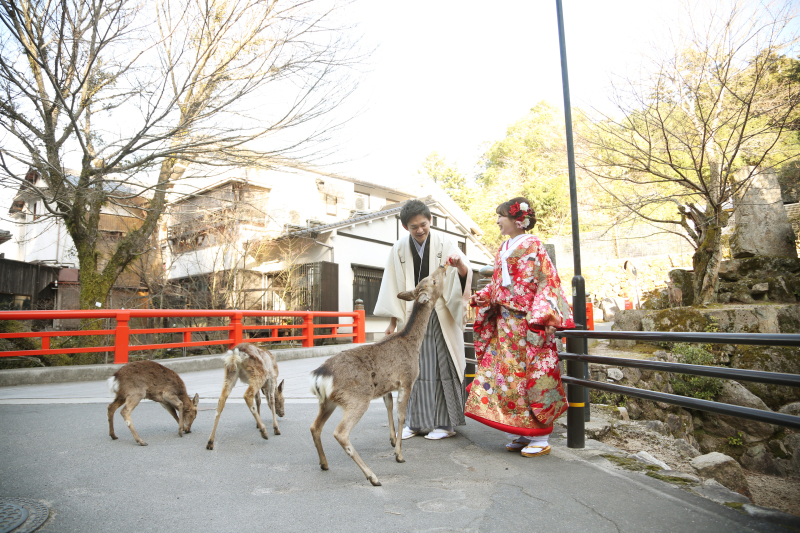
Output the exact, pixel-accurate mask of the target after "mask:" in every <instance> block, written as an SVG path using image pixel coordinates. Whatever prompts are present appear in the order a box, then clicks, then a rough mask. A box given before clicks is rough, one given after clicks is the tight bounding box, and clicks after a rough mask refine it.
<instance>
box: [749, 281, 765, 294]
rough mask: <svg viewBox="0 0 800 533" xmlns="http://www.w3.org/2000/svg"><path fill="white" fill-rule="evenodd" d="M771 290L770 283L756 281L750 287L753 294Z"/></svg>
mask: <svg viewBox="0 0 800 533" xmlns="http://www.w3.org/2000/svg"><path fill="white" fill-rule="evenodd" d="M767 291H769V283H756V284H755V285H753V286H752V287H750V294H751V295H752V296H757V295H762V294H766V293H767Z"/></svg>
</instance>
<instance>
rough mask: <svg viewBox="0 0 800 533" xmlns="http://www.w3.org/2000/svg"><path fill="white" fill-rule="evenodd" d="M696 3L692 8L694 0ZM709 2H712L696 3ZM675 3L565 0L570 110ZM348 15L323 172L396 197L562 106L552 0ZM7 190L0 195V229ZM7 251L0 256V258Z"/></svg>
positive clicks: (425, 4) (366, 9)
mask: <svg viewBox="0 0 800 533" xmlns="http://www.w3.org/2000/svg"><path fill="white" fill-rule="evenodd" d="M698 1H703V0H698ZM705 1H707V2H714V0H705ZM680 5H681V2H680V0H660V1H658V2H655V1H652V0H606V1H603V2H598V1H597V0H564V10H565V13H564V18H565V27H566V41H567V57H568V62H569V65H568V66H569V76H570V91H571V96H572V104H573V106H583V107H587V106H588V105H589V104H594V105H596V106H599V107H603V106H605V105H607V98H606V95H607V87H608V82H609V76H610V75H611V74H612V73H615V74H624V73H625V72H626V69H627V68H629V67H631V66H636V64H637V63H638V62H639V60H640V58H641V55H642V53H644V52H645V51H646V50H647V49H648V44H649V43H651V42H652V40H653V38H655V37H658V36H664V35H665V34H666V30H669V27H670V24H669V23H668V22H665V20H667V19H668V18H669V17H671V16H672V15H674V14H675V13H677V12H680V11H681V8H680ZM348 9H349V13H350V17H351V18H349V19H348V20H353V21H354V22H357V23H358V28H357V32H358V33H359V34H360V35H362V36H363V45H364V47H365V48H375V49H376V50H375V52H374V54H373V56H372V57H371V59H370V64H369V66H368V70H369V72H367V73H366V74H365V75H364V76H363V78H362V82H361V85H360V87H359V90H358V91H357V92H356V93H355V95H354V96H353V100H352V101H351V102H350V104H349V105H350V107H349V108H348V109H347V110H346V111H348V112H352V111H353V110H354V109H357V110H359V111H360V113H359V115H358V117H357V118H356V119H355V120H353V121H352V122H351V123H350V124H349V125H348V126H347V127H346V129H345V130H344V131H343V135H342V137H341V138H340V139H339V140H338V141H339V145H340V150H339V151H338V154H337V155H338V157H339V159H340V160H343V161H345V162H344V163H342V164H339V165H337V166H335V167H332V168H331V170H333V171H336V172H338V173H341V174H344V175H349V176H351V177H355V178H359V179H363V180H367V181H376V182H379V183H384V184H389V185H393V186H397V187H401V186H403V185H408V184H410V183H412V182H414V181H417V180H418V179H419V175H418V173H417V171H418V170H419V169H420V167H421V163H422V161H423V160H424V159H425V157H426V156H427V155H428V154H429V153H430V152H432V151H434V150H435V151H438V152H439V153H440V154H442V155H443V156H445V157H446V158H447V159H448V160H449V161H450V162H454V163H457V165H458V166H459V168H460V169H461V170H462V171H465V172H471V171H474V170H475V164H476V163H477V161H478V158H479V156H480V155H481V153H483V152H484V151H485V149H486V147H487V145H489V144H491V143H492V142H494V141H496V140H498V139H500V138H502V137H503V135H504V134H505V131H506V128H507V127H508V126H509V125H511V124H512V123H514V122H515V121H516V120H518V119H520V118H521V117H522V116H524V115H525V113H526V112H527V111H528V110H529V109H530V108H531V107H533V106H534V105H535V104H536V103H537V102H539V101H540V100H547V101H549V102H551V103H553V104H555V105H557V106H559V107H561V106H563V95H562V86H561V66H560V57H559V47H558V29H557V24H556V3H555V0H501V1H498V2H488V3H487V2H477V1H474V0H435V1H431V0H407V1H406V2H403V3H402V4H392V3H387V2H379V1H375V0H355V2H354V4H353V5H351V6H350V7H349V8H348ZM10 192H11V191H2V190H0V229H12V228H13V226H12V225H11V224H10V222H8V220H7V219H5V215H6V213H7V209H8V207H10V205H11V201H10V195H9V193H10ZM10 244H11V243H9V244H7V245H4V246H0V252H2V251H6V252H7V255H13V254H11V253H9V252H10V249H8V248H7V246H9V245H10Z"/></svg>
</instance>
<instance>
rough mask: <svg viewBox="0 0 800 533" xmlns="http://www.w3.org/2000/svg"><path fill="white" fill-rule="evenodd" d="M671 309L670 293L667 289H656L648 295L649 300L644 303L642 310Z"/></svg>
mask: <svg viewBox="0 0 800 533" xmlns="http://www.w3.org/2000/svg"><path fill="white" fill-rule="evenodd" d="M667 308H669V293H667V289H656V290H653V291H651V292H650V293H649V294H648V295H647V299H646V300H645V301H643V302H642V309H647V310H653V309H667Z"/></svg>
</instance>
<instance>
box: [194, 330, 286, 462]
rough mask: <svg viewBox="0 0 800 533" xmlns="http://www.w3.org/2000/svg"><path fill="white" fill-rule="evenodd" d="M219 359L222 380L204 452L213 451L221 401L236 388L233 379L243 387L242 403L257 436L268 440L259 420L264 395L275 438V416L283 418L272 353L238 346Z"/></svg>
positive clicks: (220, 412)
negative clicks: (257, 433)
mask: <svg viewBox="0 0 800 533" xmlns="http://www.w3.org/2000/svg"><path fill="white" fill-rule="evenodd" d="M222 360H223V362H224V363H225V379H224V381H223V384H222V393H221V394H220V395H219V402H218V403H217V412H216V415H215V416H214V428H213V429H212V430H211V436H210V437H209V438H208V443H207V444H206V449H207V450H213V449H214V437H215V435H216V433H217V424H219V417H220V415H221V414H222V410H223V409H224V408H225V402H226V401H227V399H228V396H229V395H230V393H231V390H233V386H234V385H236V380H237V378H238V379H240V380H242V383H246V384H247V390H246V391H245V392H244V401H245V403H246V404H247V407H248V408H249V409H250V412H251V413H252V414H253V417H255V419H256V428H257V429H258V430H259V431H260V432H261V436H262V437H263V438H264V439H269V435H268V433H267V427H266V426H265V425H264V422H262V421H261V392H263V393H264V396H266V398H267V405H268V406H269V408H270V410H271V411H272V430H273V432H274V433H275V435H280V434H281V430H280V428H279V427H278V419H277V417H278V416H280V417H281V418H283V415H284V414H285V413H284V408H283V406H284V398H283V381H281V382H280V384H278V363H277V362H276V361H275V357H273V355H272V353H270V352H269V350H264V349H262V348H259V347H258V346H254V345H253V344H249V343H242V344H239V345H238V346H236V347H235V348H233V350H228V352H227V353H226V354H225V356H224V357H223V359H222Z"/></svg>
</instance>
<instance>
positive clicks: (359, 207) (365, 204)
mask: <svg viewBox="0 0 800 533" xmlns="http://www.w3.org/2000/svg"><path fill="white" fill-rule="evenodd" d="M368 210H369V194H363V193H360V192H357V193H356V211H368Z"/></svg>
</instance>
